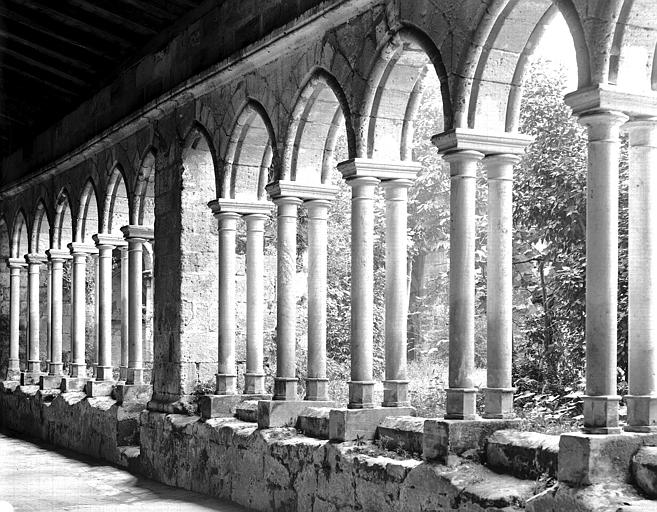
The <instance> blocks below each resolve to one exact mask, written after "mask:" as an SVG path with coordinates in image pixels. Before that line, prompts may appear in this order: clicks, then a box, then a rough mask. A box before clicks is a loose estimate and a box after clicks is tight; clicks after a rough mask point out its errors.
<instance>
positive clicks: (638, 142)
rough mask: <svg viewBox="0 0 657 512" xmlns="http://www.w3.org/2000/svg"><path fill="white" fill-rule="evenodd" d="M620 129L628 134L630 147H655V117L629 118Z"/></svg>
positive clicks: (656, 142) (656, 125) (656, 139)
mask: <svg viewBox="0 0 657 512" xmlns="http://www.w3.org/2000/svg"><path fill="white" fill-rule="evenodd" d="M621 128H622V129H623V131H624V132H626V133H629V135H630V145H631V146H649V147H657V117H644V116H635V117H631V118H630V120H629V121H627V122H626V123H625V124H624V125H623V126H622V127H621Z"/></svg>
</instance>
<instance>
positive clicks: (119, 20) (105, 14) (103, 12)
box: [68, 0, 157, 37]
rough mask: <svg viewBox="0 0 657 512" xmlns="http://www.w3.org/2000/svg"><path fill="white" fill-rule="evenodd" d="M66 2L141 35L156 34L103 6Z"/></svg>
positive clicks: (75, 0)
mask: <svg viewBox="0 0 657 512" xmlns="http://www.w3.org/2000/svg"><path fill="white" fill-rule="evenodd" d="M68 3H69V4H71V5H74V6H75V7H77V8H78V9H81V10H83V11H86V12H88V13H89V14H93V15H94V16H97V17H99V18H102V19H103V20H105V21H108V22H110V23H112V24H114V25H118V26H121V27H125V28H127V29H128V30H130V31H132V32H135V33H137V34H140V35H142V36H147V37H152V36H154V35H155V34H157V30H155V29H153V28H151V27H148V26H146V25H143V24H141V23H138V22H136V21H134V20H131V19H129V18H126V17H125V16H121V15H119V14H117V13H115V12H113V11H109V10H107V9H105V8H103V7H100V6H97V5H94V4H91V3H89V2H86V1H84V0H68Z"/></svg>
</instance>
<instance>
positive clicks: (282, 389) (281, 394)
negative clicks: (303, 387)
mask: <svg viewBox="0 0 657 512" xmlns="http://www.w3.org/2000/svg"><path fill="white" fill-rule="evenodd" d="M298 399H299V397H298V396H297V379H295V378H292V377H275V378H274V396H273V397H272V400H293V401H296V400H298Z"/></svg>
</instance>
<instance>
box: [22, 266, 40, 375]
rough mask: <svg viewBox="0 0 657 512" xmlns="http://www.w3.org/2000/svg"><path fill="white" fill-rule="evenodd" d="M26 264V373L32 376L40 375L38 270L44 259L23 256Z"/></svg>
mask: <svg viewBox="0 0 657 512" xmlns="http://www.w3.org/2000/svg"><path fill="white" fill-rule="evenodd" d="M25 261H26V262H27V273H28V274H27V288H28V304H29V306H28V307H29V323H28V326H29V327H28V336H27V346H28V349H27V369H26V371H27V373H30V374H32V375H33V376H36V375H39V374H40V373H41V361H40V359H39V341H40V339H39V338H40V332H39V331H40V327H41V325H40V324H41V314H40V310H39V306H40V300H39V285H40V279H39V276H40V270H41V265H42V264H43V263H44V261H45V258H44V257H43V256H40V255H38V254H27V255H25Z"/></svg>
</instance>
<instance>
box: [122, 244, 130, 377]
mask: <svg viewBox="0 0 657 512" xmlns="http://www.w3.org/2000/svg"><path fill="white" fill-rule="evenodd" d="M119 250H120V253H121V365H120V367H119V380H120V381H122V382H125V381H126V380H127V379H128V360H129V355H128V351H129V349H128V343H129V342H128V339H129V338H130V334H129V331H130V327H129V325H130V312H129V299H128V293H129V292H128V288H129V284H128V282H129V279H128V248H127V247H120V248H119Z"/></svg>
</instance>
